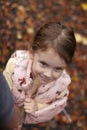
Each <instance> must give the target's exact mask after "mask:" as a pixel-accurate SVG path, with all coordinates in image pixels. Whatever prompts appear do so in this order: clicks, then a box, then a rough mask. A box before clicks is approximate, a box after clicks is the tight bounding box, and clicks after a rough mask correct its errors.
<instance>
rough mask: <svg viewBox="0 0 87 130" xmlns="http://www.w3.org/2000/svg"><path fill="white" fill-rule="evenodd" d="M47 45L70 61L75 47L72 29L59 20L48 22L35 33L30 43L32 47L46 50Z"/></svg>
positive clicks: (35, 49)
mask: <svg viewBox="0 0 87 130" xmlns="http://www.w3.org/2000/svg"><path fill="white" fill-rule="evenodd" d="M49 47H51V48H53V49H55V51H56V52H57V53H58V54H59V55H60V56H61V57H62V58H64V60H65V61H66V63H67V64H68V63H70V61H71V59H72V57H73V54H74V52H75V48H76V39H75V36H74V32H73V29H72V28H71V27H66V26H65V25H62V24H61V23H59V22H48V23H46V24H44V25H43V26H42V27H41V28H40V29H39V30H38V31H37V33H36V35H35V37H34V41H33V43H32V49H33V50H34V51H37V50H43V51H45V50H47V49H48V48H49Z"/></svg>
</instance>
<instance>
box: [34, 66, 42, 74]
mask: <svg viewBox="0 0 87 130" xmlns="http://www.w3.org/2000/svg"><path fill="white" fill-rule="evenodd" d="M32 71H33V74H37V73H40V72H41V68H40V66H39V65H38V64H34V65H33V67H32Z"/></svg>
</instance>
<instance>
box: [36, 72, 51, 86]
mask: <svg viewBox="0 0 87 130" xmlns="http://www.w3.org/2000/svg"><path fill="white" fill-rule="evenodd" d="M38 79H39V82H40V83H42V84H47V83H49V82H51V80H49V79H48V78H46V77H44V76H42V75H40V74H39V75H38Z"/></svg>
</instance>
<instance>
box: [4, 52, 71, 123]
mask: <svg viewBox="0 0 87 130" xmlns="http://www.w3.org/2000/svg"><path fill="white" fill-rule="evenodd" d="M13 64H14V65H13ZM9 66H10V67H11V66H14V67H13V70H12V68H11V72H9V70H10V68H9ZM8 68H9V69H8ZM31 70H32V55H31V54H30V53H29V52H28V51H25V50H17V51H16V52H15V53H14V54H13V55H12V56H11V58H10V59H9V61H8V63H7V66H6V68H5V70H4V75H5V77H6V79H7V81H8V80H9V78H8V77H10V78H11V80H12V81H11V82H12V83H11V85H12V86H10V88H12V92H13V95H14V97H15V103H16V104H17V105H18V106H19V107H20V110H21V107H22V108H23V103H24V99H25V97H29V98H33V99H34V100H35V101H36V102H37V103H38V106H39V105H41V104H47V106H46V107H44V108H40V106H39V107H38V110H37V111H35V112H32V113H30V114H25V116H24V117H23V118H24V123H25V124H37V123H40V122H45V121H48V120H50V119H52V118H53V117H54V116H55V115H56V114H58V113H60V112H61V111H62V110H63V109H64V107H65V106H66V104H67V98H68V94H69V91H68V85H69V84H70V82H71V79H70V77H69V75H68V74H67V72H66V71H65V70H64V71H63V72H62V74H61V76H60V77H59V78H58V79H57V80H56V81H53V82H51V83H48V84H47V85H45V86H43V85H41V86H39V88H38V89H36V92H35V94H33V91H32V83H33V78H32V71H31ZM9 74H10V76H7V75H9ZM36 87H37V86H36Z"/></svg>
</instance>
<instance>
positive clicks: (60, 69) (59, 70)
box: [55, 67, 63, 72]
mask: <svg viewBox="0 0 87 130" xmlns="http://www.w3.org/2000/svg"><path fill="white" fill-rule="evenodd" d="M62 71H63V68H62V67H57V68H55V72H62Z"/></svg>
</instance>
